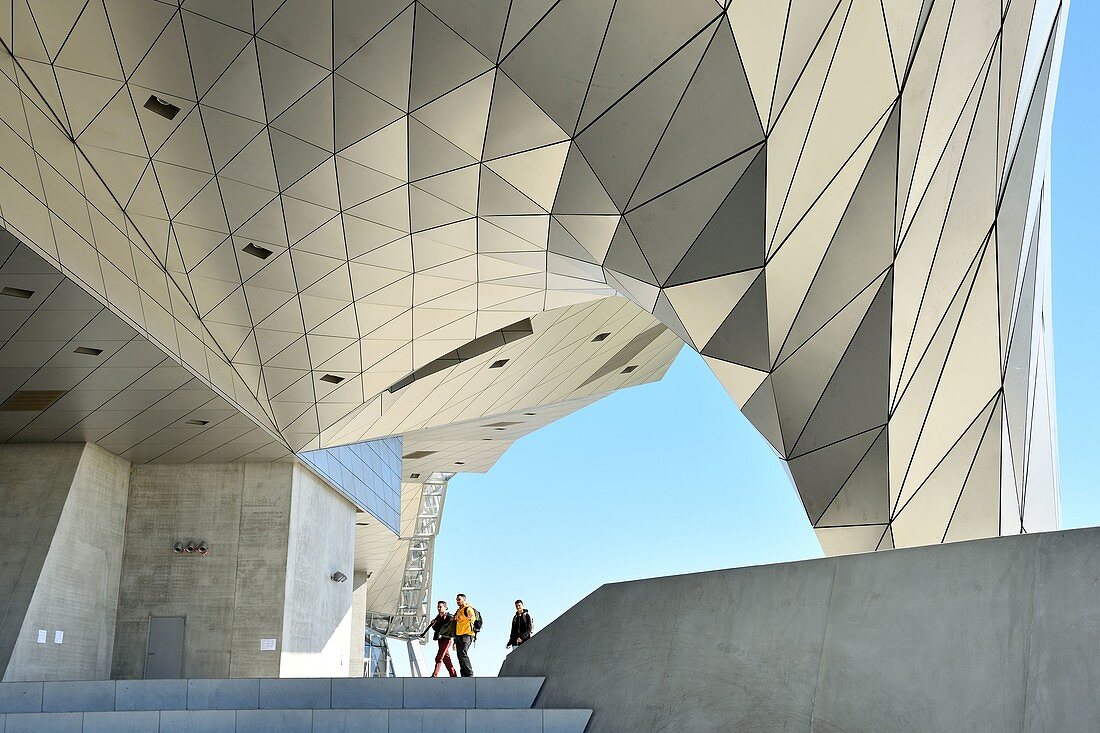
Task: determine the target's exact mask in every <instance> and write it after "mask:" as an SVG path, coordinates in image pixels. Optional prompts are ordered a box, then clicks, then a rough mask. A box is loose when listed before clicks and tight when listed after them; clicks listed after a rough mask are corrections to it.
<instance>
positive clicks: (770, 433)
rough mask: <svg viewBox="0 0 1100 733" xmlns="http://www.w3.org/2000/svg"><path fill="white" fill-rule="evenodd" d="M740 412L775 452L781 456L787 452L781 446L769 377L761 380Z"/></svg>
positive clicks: (779, 430) (777, 418) (777, 416)
mask: <svg viewBox="0 0 1100 733" xmlns="http://www.w3.org/2000/svg"><path fill="white" fill-rule="evenodd" d="M741 413H742V414H743V415H744V416H745V417H746V418H748V421H749V422H751V423H752V425H753V427H754V428H756V429H757V430H758V431H760V434H761V435H763V436H764V439H765V440H767V441H768V443H769V444H770V445H771V447H772V448H774V449H775V452H776V453H778V454H779V455H781V456H785V455H786V454H787V449H786V448H785V447H784V446H783V430H782V429H781V428H780V426H779V410H778V409H777V408H776V406H775V392H774V391H773V390H772V380H771V378H770V377H769V378H767V379H765V380H764V381H763V382H761V383H760V386H759V387H757V388H756V391H755V392H753V393H752V396H751V397H749V399H748V400H746V401H745V405H744V407H742V408H741Z"/></svg>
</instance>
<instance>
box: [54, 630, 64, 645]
mask: <svg viewBox="0 0 1100 733" xmlns="http://www.w3.org/2000/svg"><path fill="white" fill-rule="evenodd" d="M63 641H65V632H64V631H62V630H61V629H57V630H56V631H54V632H53V643H54V644H60V643H61V642H63Z"/></svg>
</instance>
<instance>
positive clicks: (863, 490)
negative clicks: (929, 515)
mask: <svg viewBox="0 0 1100 733" xmlns="http://www.w3.org/2000/svg"><path fill="white" fill-rule="evenodd" d="M887 430H888V429H887V428H882V429H881V430H880V431H879V433H878V437H877V438H876V439H875V442H874V443H873V444H872V445H871V447H870V449H869V450H868V451H867V454H866V455H864V456H863V459H862V460H861V461H860V462H859V465H858V466H856V468H855V470H854V471H853V472H852V475H851V476H849V477H848V480H847V481H845V482H844V485H843V486H842V487H841V489H840V491H839V492H838V493H837V495H836V497H835V498H834V499H833V500H832V502H831V503H830V504H829V508H828V509H826V510H825V512H824V513H823V514H822V515H821V518H820V519H818V521H817V522H815V526H818V527H830V526H840V525H851V524H881V523H882V522H886V521H888V520H889V518H890V484H889V480H890V476H889V472H890V456H889V451H888V448H889V442H888V438H887ZM871 432H872V434H874V431H871ZM857 437H858V436H857ZM853 440H854V438H853ZM810 455H813V454H810Z"/></svg>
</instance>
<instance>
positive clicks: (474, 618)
mask: <svg viewBox="0 0 1100 733" xmlns="http://www.w3.org/2000/svg"><path fill="white" fill-rule="evenodd" d="M455 602H456V603H457V604H458V609H457V610H456V611H455V649H456V650H457V651H458V668H459V669H460V670H461V671H462V676H463V677H473V676H474V665H473V664H471V663H470V645H471V644H473V643H474V641H475V640H476V639H477V632H479V631H481V614H480V613H478V612H477V609H476V608H474V607H473V606H471V605H470V604H469V603H467V602H466V594H465V593H459V594H458V595H457V596H456V597H455Z"/></svg>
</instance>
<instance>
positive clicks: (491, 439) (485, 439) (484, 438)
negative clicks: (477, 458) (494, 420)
mask: <svg viewBox="0 0 1100 733" xmlns="http://www.w3.org/2000/svg"><path fill="white" fill-rule="evenodd" d="M482 440H492V438H482Z"/></svg>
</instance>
